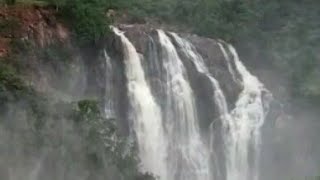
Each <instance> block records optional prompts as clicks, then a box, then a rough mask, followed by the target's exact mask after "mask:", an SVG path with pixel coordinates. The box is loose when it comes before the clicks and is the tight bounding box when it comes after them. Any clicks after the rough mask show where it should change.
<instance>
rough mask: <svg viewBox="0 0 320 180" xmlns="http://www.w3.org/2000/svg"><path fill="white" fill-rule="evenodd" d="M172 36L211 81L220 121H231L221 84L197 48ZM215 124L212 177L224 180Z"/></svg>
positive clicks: (212, 138) (213, 99)
mask: <svg viewBox="0 0 320 180" xmlns="http://www.w3.org/2000/svg"><path fill="white" fill-rule="evenodd" d="M171 34H172V36H173V37H174V39H175V41H176V42H177V44H178V45H179V47H180V48H181V49H182V51H183V53H184V54H185V55H187V57H189V59H190V60H191V61H192V63H193V64H194V65H195V67H196V70H197V71H198V73H200V74H203V75H205V76H206V77H207V78H208V81H210V83H211V85H212V88H213V92H212V96H211V98H212V101H214V102H215V104H216V106H217V107H218V112H219V115H220V119H223V120H224V122H225V121H230V115H229V112H228V106H227V101H226V98H225V95H224V93H223V91H222V89H221V87H220V84H219V82H218V81H217V80H216V79H215V78H214V77H213V76H212V75H211V74H210V72H209V70H208V68H207V66H206V64H205V62H204V60H203V58H202V57H201V55H200V54H199V53H197V52H196V50H195V47H193V45H192V44H191V43H190V42H189V41H187V40H185V39H182V38H181V37H179V36H178V35H177V34H175V33H171ZM214 122H215V121H214V120H212V123H211V125H210V131H211V132H210V137H209V139H210V140H209V148H210V154H211V156H212V159H211V161H212V162H211V163H212V166H213V168H214V169H212V170H211V171H212V173H211V174H212V175H211V176H212V177H216V178H219V179H221V178H222V175H221V169H222V168H223V167H219V164H217V163H218V162H217V160H216V159H217V155H216V152H215V149H214V148H215V147H214V146H213V141H214V139H215V137H214V130H213V126H214ZM213 172H215V173H216V174H214V173H213Z"/></svg>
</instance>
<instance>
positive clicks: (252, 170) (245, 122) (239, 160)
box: [220, 44, 271, 180]
mask: <svg viewBox="0 0 320 180" xmlns="http://www.w3.org/2000/svg"><path fill="white" fill-rule="evenodd" d="M227 46H228V50H229V52H230V53H231V55H232V57H230V56H229V55H228V54H227V51H226V50H225V49H224V47H223V45H222V44H220V48H221V50H222V52H223V54H224V55H225V59H226V61H227V63H228V67H229V68H230V69H229V70H230V71H231V72H230V73H231V74H234V71H237V72H238V73H239V74H240V75H241V82H240V83H241V84H242V86H243V90H242V92H241V93H240V95H239V97H238V100H237V102H236V106H235V108H234V109H233V110H232V111H231V113H230V115H231V119H230V120H229V119H226V121H225V122H226V123H224V126H225V127H224V129H225V131H224V139H225V142H226V144H225V148H226V161H227V162H226V163H227V167H226V171H227V172H226V176H227V177H226V179H227V180H251V179H252V180H258V179H259V159H260V157H259V152H260V144H261V142H260V135H261V132H260V131H261V127H262V125H263V123H264V119H265V117H266V114H267V113H266V110H265V109H268V108H267V106H268V102H266V103H264V99H265V97H270V96H271V95H270V94H269V93H268V91H267V90H266V89H265V88H264V86H263V84H262V83H261V82H260V81H259V80H258V79H257V78H256V77H255V76H253V75H252V74H251V73H250V72H249V71H248V70H247V69H246V67H245V66H244V65H243V64H242V62H241V61H240V59H239V56H238V54H237V52H236V50H235V49H234V47H233V46H231V45H227ZM232 60H233V62H234V63H235V67H236V69H235V70H231V64H230V63H231V61H232ZM233 76H234V75H233ZM249 155H251V156H249ZM249 160H251V161H252V162H251V165H250V162H249Z"/></svg>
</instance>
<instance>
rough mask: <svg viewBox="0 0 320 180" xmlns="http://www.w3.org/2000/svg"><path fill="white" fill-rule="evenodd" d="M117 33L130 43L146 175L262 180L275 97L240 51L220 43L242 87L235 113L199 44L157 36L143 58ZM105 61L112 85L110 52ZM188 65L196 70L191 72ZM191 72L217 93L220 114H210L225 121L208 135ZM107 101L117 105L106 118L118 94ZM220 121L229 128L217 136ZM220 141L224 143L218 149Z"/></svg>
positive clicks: (126, 48) (128, 64)
mask: <svg viewBox="0 0 320 180" xmlns="http://www.w3.org/2000/svg"><path fill="white" fill-rule="evenodd" d="M113 31H114V33H115V34H116V35H117V36H118V37H119V38H120V40H121V43H122V49H123V59H124V65H125V68H124V69H125V72H124V73H125V76H126V79H127V91H128V92H127V94H128V98H129V102H130V109H129V117H128V120H129V121H130V122H131V123H132V127H131V129H132V132H134V135H135V137H136V140H137V146H138V151H139V158H140V160H141V171H143V172H151V173H152V174H154V175H156V176H157V177H158V179H160V180H223V179H225V180H258V179H259V158H260V157H259V152H260V144H261V140H260V136H261V127H262V125H263V124H264V119H265V116H266V114H267V109H268V103H269V102H268V97H271V94H270V93H269V92H268V91H267V90H266V89H265V88H264V86H263V84H262V83H261V82H260V81H259V80H258V79H257V78H256V77H255V76H253V75H252V74H251V73H250V72H249V71H248V70H247V69H246V67H245V66H244V65H243V64H242V62H241V61H240V59H239V57H238V54H237V52H236V50H235V49H234V48H233V47H232V46H231V45H228V44H226V43H218V47H219V48H220V50H221V53H222V54H223V56H224V59H225V63H226V65H227V66H226V71H227V72H228V74H229V75H230V77H231V78H232V79H233V80H234V81H235V82H237V83H236V84H237V85H239V86H241V87H242V91H241V92H240V94H239V96H238V99H237V100H236V102H235V107H234V109H229V108H228V102H227V99H226V94H227V93H226V92H224V91H223V88H222V87H221V85H220V84H222V83H224V82H219V81H218V80H217V79H216V78H215V77H214V75H213V74H212V72H210V71H209V67H208V65H207V64H206V63H208V62H206V61H205V60H204V58H203V57H202V56H201V55H200V53H199V52H197V50H196V48H195V47H194V46H193V44H192V43H191V42H189V41H188V40H186V39H184V38H181V37H180V36H178V35H177V34H175V33H166V32H164V31H162V30H157V34H156V35H154V34H153V35H150V36H148V38H147V39H148V40H149V41H148V42H149V44H148V46H147V47H148V48H149V51H150V52H148V54H147V55H146V54H143V55H144V56H140V55H139V54H138V52H137V50H136V49H135V47H134V45H133V44H132V43H131V42H130V41H129V39H128V38H127V37H126V36H125V35H124V33H123V32H121V31H120V30H118V29H117V28H113ZM155 37H156V38H157V39H155ZM225 47H227V48H225ZM178 52H179V53H183V55H184V56H182V55H181V54H180V55H181V56H180V55H179V53H178ZM143 57H147V58H146V59H144V58H143ZM182 57H187V58H186V60H185V59H182ZM105 59H106V70H107V71H108V72H107V74H106V76H107V84H109V83H112V82H111V80H112V69H113V67H112V63H111V62H110V57H109V56H108V55H107V53H106V52H105ZM149 61H150V62H149ZM186 61H188V63H191V64H193V66H192V67H191V66H190V67H189V66H188V68H187V67H186V66H185V64H184V63H186ZM142 62H143V63H142ZM143 65H145V66H143ZM189 68H194V70H196V71H194V70H193V69H192V70H193V71H190V69H189ZM190 72H196V73H198V74H200V75H201V77H205V78H203V81H206V82H208V84H209V85H211V87H212V92H209V95H208V98H209V100H208V101H211V102H213V103H212V106H214V107H211V106H210V107H211V108H215V109H212V111H213V112H217V114H218V117H213V119H211V124H210V127H207V128H208V130H209V132H208V134H202V133H201V131H200V127H199V122H200V119H199V117H198V113H199V111H198V109H197V108H199V107H197V105H196V103H195V102H196V98H197V97H196V96H195V93H194V92H197V91H195V89H192V87H193V86H191V85H193V84H191V81H190V80H189V77H188V73H189V75H190ZM146 76H147V77H146ZM149 76H151V77H149ZM110 78H111V79H110ZM206 84H207V83H206ZM225 93H226V94H225ZM106 96H108V97H109V96H110V98H111V100H110V101H107V102H106V112H109V114H112V111H113V108H114V107H113V101H112V96H113V95H112V87H111V89H108V88H106ZM107 99H108V98H107ZM107 114H108V113H107ZM217 121H219V122H221V123H220V124H221V127H220V126H219V127H218V128H220V130H219V131H217V132H216V128H217V127H215V126H216V123H215V122H217ZM217 133H219V134H217ZM216 135H218V138H220V139H221V140H220V139H219V140H220V141H217V142H219V143H220V142H221V143H220V144H219V143H214V142H215V138H217V137H215V136H216ZM217 146H219V147H217ZM218 150H219V154H218V153H217V151H218ZM221 151H223V152H221ZM219 156H223V157H219ZM221 161H223V162H221Z"/></svg>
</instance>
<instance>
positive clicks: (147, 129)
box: [114, 28, 168, 179]
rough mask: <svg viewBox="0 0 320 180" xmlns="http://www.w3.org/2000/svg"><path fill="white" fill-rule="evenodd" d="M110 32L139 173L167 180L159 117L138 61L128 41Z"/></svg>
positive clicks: (137, 55) (163, 142) (164, 140)
mask: <svg viewBox="0 0 320 180" xmlns="http://www.w3.org/2000/svg"><path fill="white" fill-rule="evenodd" d="M114 32H115V34H116V35H118V36H119V37H120V39H121V41H122V45H123V51H124V62H125V73H126V77H127V80H128V85H127V86H128V94H129V99H130V103H131V116H132V117H130V118H132V120H133V125H134V131H135V134H136V137H137V142H138V149H139V155H140V158H141V161H142V166H143V167H142V168H143V171H146V172H147V171H148V172H152V173H154V174H155V175H157V176H160V177H161V179H168V178H167V172H166V171H167V169H166V168H167V165H166V155H167V153H166V150H167V149H166V147H167V142H166V137H165V134H164V131H163V127H162V116H161V110H160V108H159V106H158V105H157V104H156V102H155V100H154V98H153V96H152V94H151V91H150V88H149V86H148V84H147V82H146V79H145V74H144V70H143V68H142V65H141V59H140V57H139V54H138V53H137V51H136V49H135V48H134V46H133V45H132V44H131V42H130V41H129V40H128V39H127V38H126V37H125V35H124V34H123V33H122V32H120V31H119V30H118V29H116V28H114Z"/></svg>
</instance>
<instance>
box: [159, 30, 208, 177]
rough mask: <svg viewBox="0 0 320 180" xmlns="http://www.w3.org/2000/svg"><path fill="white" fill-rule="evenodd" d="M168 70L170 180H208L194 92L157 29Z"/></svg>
mask: <svg viewBox="0 0 320 180" xmlns="http://www.w3.org/2000/svg"><path fill="white" fill-rule="evenodd" d="M158 36H159V42H160V44H161V51H162V58H163V59H162V61H163V66H164V69H165V71H166V74H165V76H166V77H165V79H166V86H167V87H166V90H167V93H166V97H167V99H166V110H165V112H166V113H165V114H166V116H165V118H166V123H165V124H166V129H167V131H168V137H170V145H169V146H170V149H171V151H170V152H169V153H170V154H169V157H170V160H169V161H170V164H169V169H170V172H169V174H170V177H169V179H167V180H209V179H210V164H209V151H208V149H207V147H206V146H205V145H204V143H203V142H202V140H201V137H200V132H199V127H198V118H197V110H196V106H195V100H194V95H193V91H192V89H191V87H190V84H189V82H188V79H187V76H186V70H185V67H184V66H183V64H182V62H181V59H180V58H179V56H178V53H177V51H176V49H175V47H174V45H173V44H172V42H171V41H170V38H169V37H168V36H167V35H166V34H165V33H164V32H163V31H161V30H158Z"/></svg>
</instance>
